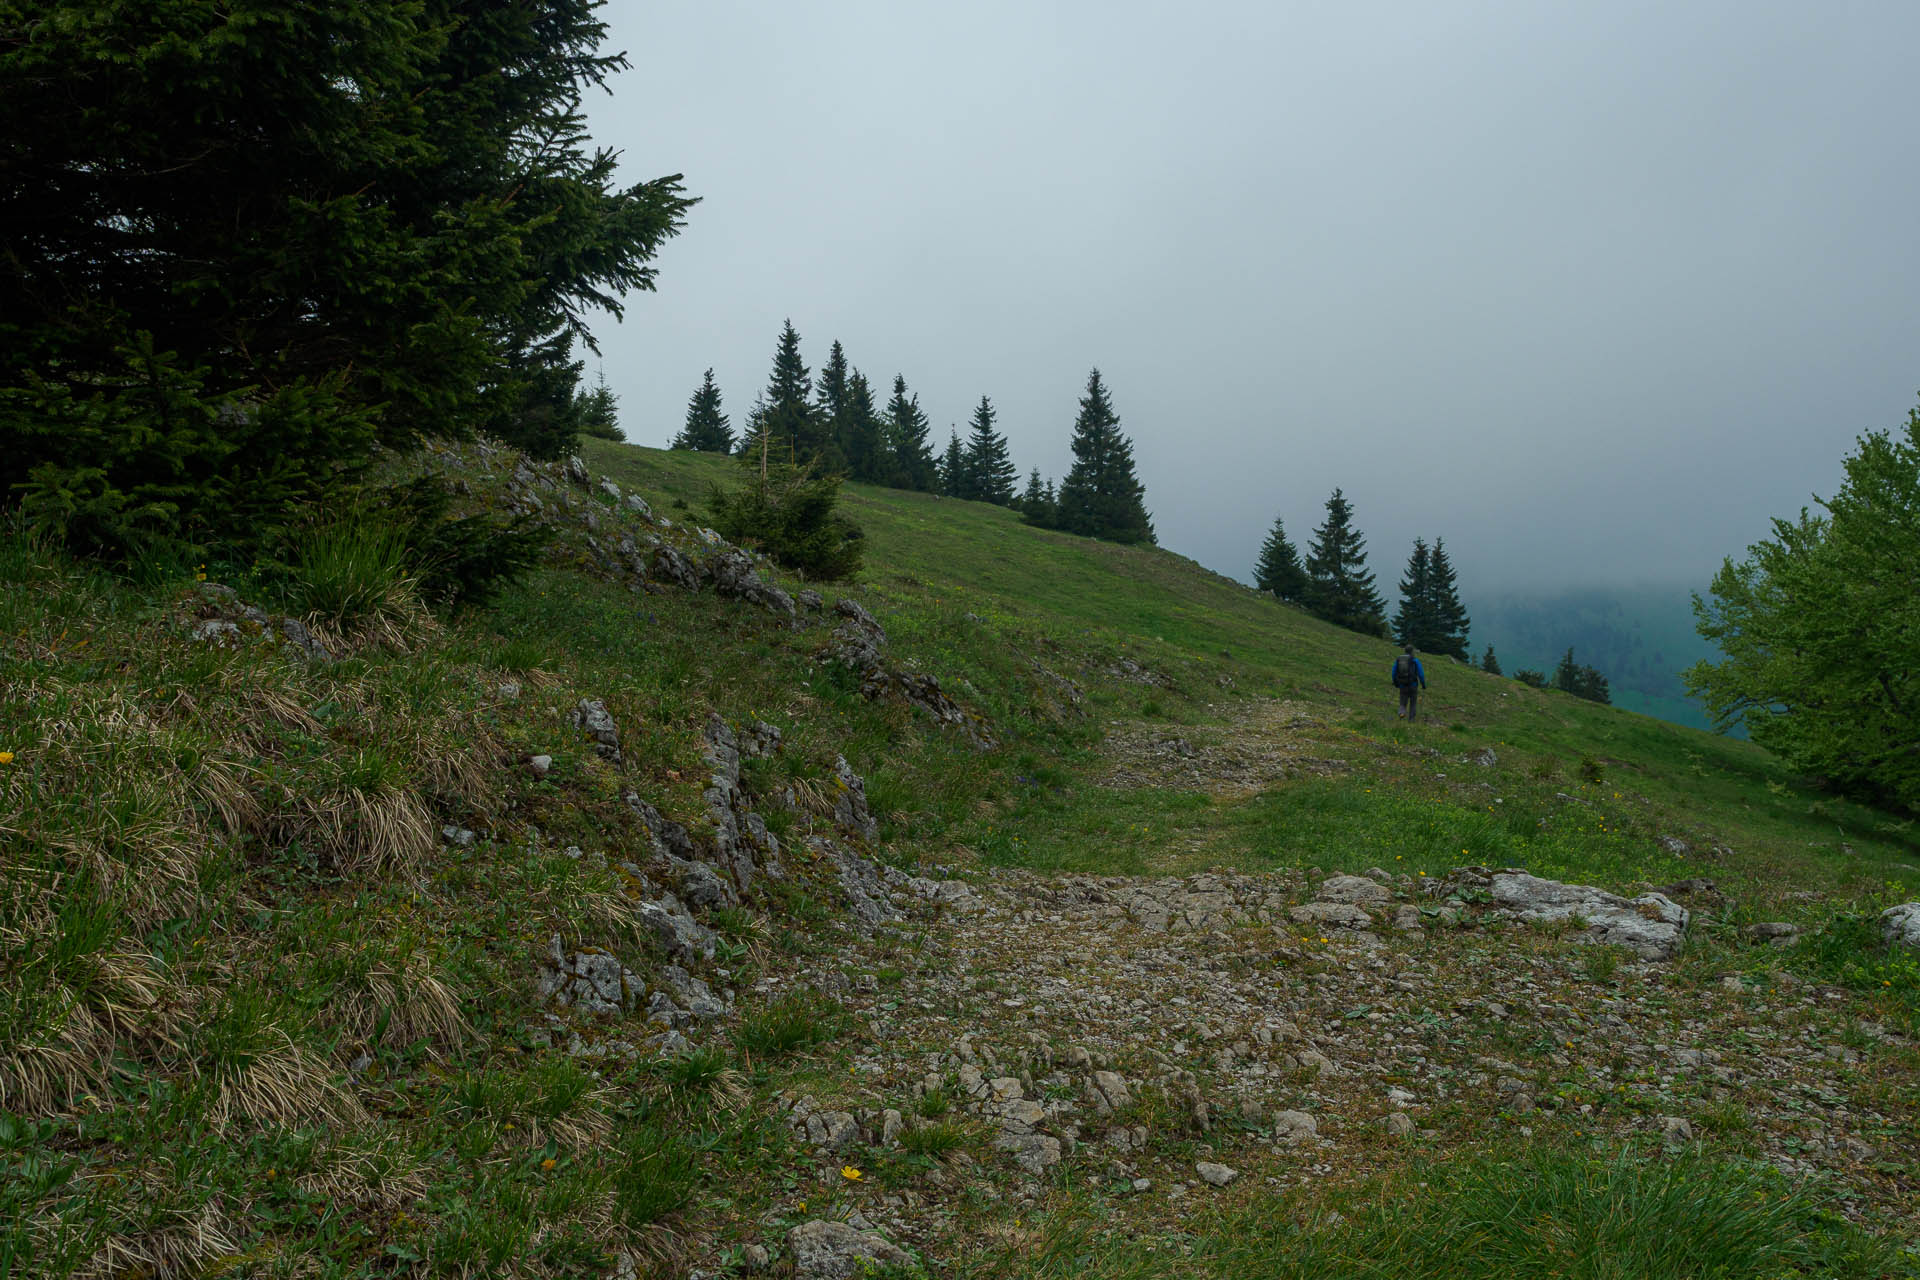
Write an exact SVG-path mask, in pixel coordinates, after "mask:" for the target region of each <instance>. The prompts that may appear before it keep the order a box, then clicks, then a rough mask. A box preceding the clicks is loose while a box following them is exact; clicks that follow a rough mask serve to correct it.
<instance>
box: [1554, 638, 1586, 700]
mask: <svg viewBox="0 0 1920 1280" xmlns="http://www.w3.org/2000/svg"><path fill="white" fill-rule="evenodd" d="M1553 687H1554V688H1556V689H1558V690H1559V691H1560V692H1562V693H1572V692H1573V691H1574V690H1576V689H1578V688H1579V687H1580V664H1579V663H1577V662H1575V661H1574V660H1573V647H1572V646H1571V645H1569V646H1568V647H1567V651H1566V652H1565V653H1564V654H1562V655H1560V665H1559V666H1557V667H1555V668H1554V669H1553Z"/></svg>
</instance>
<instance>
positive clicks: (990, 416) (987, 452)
mask: <svg viewBox="0 0 1920 1280" xmlns="http://www.w3.org/2000/svg"><path fill="white" fill-rule="evenodd" d="M995 416H996V415H995V414H994V411H993V402H992V401H991V400H989V399H987V397H985V396H981V397H980V404H979V405H978V407H976V408H975V409H974V411H973V433H972V434H971V435H970V436H968V437H967V456H966V468H967V488H968V494H967V496H968V497H970V498H973V499H974V500H975V501H977V502H991V503H993V504H994V505H996V506H1001V507H1004V506H1008V505H1010V504H1011V503H1012V502H1013V479H1014V477H1015V476H1017V475H1019V474H1020V473H1019V472H1018V471H1016V470H1015V469H1014V465H1013V459H1012V458H1010V457H1008V456H1007V441H1006V437H1005V436H1002V435H1001V434H999V433H998V432H997V431H995V430H994V429H993V423H994V418H995Z"/></svg>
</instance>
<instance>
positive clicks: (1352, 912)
mask: <svg viewBox="0 0 1920 1280" xmlns="http://www.w3.org/2000/svg"><path fill="white" fill-rule="evenodd" d="M1287 914H1288V915H1289V916H1291V917H1293V921H1294V923H1295V924H1311V925H1318V926H1320V927H1321V928H1323V929H1365V928H1368V927H1369V926H1371V925H1372V924H1373V917H1372V916H1370V915H1368V914H1367V913H1366V912H1364V911H1362V910H1361V909H1360V908H1358V907H1354V906H1349V905H1347V904H1346V903H1344V902H1305V903H1302V904H1300V905H1299V906H1297V907H1294V908H1292V909H1290V910H1289V911H1288V912H1287Z"/></svg>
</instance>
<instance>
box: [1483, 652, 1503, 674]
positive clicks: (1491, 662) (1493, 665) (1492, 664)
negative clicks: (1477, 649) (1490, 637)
mask: <svg viewBox="0 0 1920 1280" xmlns="http://www.w3.org/2000/svg"><path fill="white" fill-rule="evenodd" d="M1480 669H1481V670H1482V671H1484V672H1486V673H1487V674H1488V675H1490V676H1497V675H1499V674H1500V659H1498V658H1496V657H1494V656H1493V646H1492V645H1488V646H1487V651H1486V652H1485V653H1483V654H1481V655H1480Z"/></svg>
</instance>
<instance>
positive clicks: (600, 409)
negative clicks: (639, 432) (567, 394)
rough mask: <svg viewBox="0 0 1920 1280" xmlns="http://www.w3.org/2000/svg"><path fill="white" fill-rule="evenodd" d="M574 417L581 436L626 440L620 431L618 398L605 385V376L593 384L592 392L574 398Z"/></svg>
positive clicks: (625, 436) (625, 434) (625, 435)
mask: <svg viewBox="0 0 1920 1280" xmlns="http://www.w3.org/2000/svg"><path fill="white" fill-rule="evenodd" d="M574 416H575V418H576V419H578V421H579V423H580V434H581V435H583V436H592V437H593V438H594V439H595V440H625V439H626V438H627V433H626V432H624V431H622V430H621V429H620V398H619V397H618V396H616V395H614V394H613V388H612V387H610V386H608V385H607V378H606V375H605V374H601V375H600V377H599V378H598V379H597V380H596V381H595V382H594V384H593V390H591V391H588V392H586V393H584V394H582V395H579V396H577V397H576V399H575V401H574Z"/></svg>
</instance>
